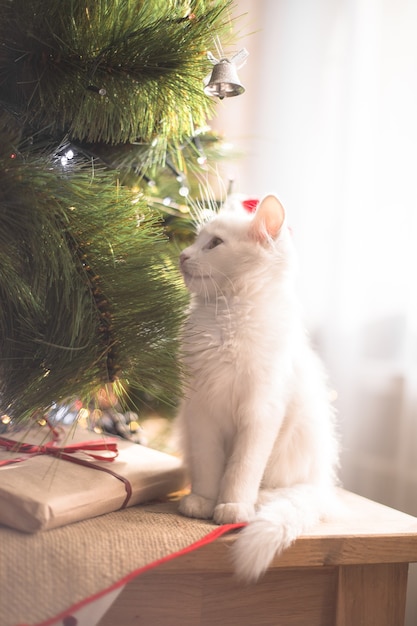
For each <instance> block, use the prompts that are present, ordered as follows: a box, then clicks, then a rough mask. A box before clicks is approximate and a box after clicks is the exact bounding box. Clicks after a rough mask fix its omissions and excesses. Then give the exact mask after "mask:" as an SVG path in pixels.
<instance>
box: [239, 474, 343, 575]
mask: <svg viewBox="0 0 417 626" xmlns="http://www.w3.org/2000/svg"><path fill="white" fill-rule="evenodd" d="M335 499H336V496H335V492H334V491H333V490H332V489H327V488H326V489H323V488H322V487H318V486H316V485H305V484H303V485H295V486H293V487H285V488H281V489H274V490H268V491H265V492H263V493H262V495H261V503H260V506H259V509H258V511H257V513H256V516H255V518H254V519H253V520H252V521H251V522H249V524H248V525H247V526H246V527H245V528H244V529H243V530H242V531H240V533H239V535H238V537H237V539H236V542H235V543H234V545H233V548H232V559H233V562H234V566H235V572H236V575H237V577H238V578H239V579H240V580H242V581H245V582H255V581H256V580H257V579H258V578H259V577H260V576H261V575H262V574H263V573H264V572H265V570H266V569H267V568H268V566H269V565H270V563H271V561H272V560H273V559H274V557H275V556H278V555H279V554H280V553H281V552H283V550H285V549H286V548H288V547H289V546H290V545H291V544H292V543H293V542H294V541H295V540H296V539H297V538H298V537H299V536H300V535H302V534H304V533H308V531H309V530H311V529H312V528H313V527H314V526H315V525H316V524H317V523H318V522H319V520H320V519H323V518H326V517H332V516H333V510H334V508H335V507H334V503H335Z"/></svg>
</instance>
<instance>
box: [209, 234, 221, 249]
mask: <svg viewBox="0 0 417 626" xmlns="http://www.w3.org/2000/svg"><path fill="white" fill-rule="evenodd" d="M221 243H223V239H221V238H220V237H212V238H211V239H210V241H209V242H208V244H207V248H208V250H212V249H213V248H217V246H220V244H221Z"/></svg>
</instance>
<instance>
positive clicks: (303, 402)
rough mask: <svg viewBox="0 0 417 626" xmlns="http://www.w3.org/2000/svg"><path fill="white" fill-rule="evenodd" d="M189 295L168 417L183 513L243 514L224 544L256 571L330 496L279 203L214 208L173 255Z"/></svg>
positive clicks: (326, 435)
mask: <svg viewBox="0 0 417 626" xmlns="http://www.w3.org/2000/svg"><path fill="white" fill-rule="evenodd" d="M180 268H181V271H182V274H183V277H184V281H185V283H186V285H187V287H188V289H189V291H190V292H191V294H192V298H191V305H190V310H189V314H188V318H187V320H186V322H185V327H184V334H183V360H184V365H185V372H186V373H185V381H186V382H185V389H184V400H183V404H182V407H181V411H180V415H179V422H180V426H181V431H182V436H183V445H184V456H185V460H186V463H187V465H188V467H189V471H190V476H191V493H190V495H187V496H185V497H184V498H183V499H182V501H181V502H180V512H181V513H182V514H184V515H187V516H190V517H198V518H213V519H214V521H215V522H216V523H218V524H226V523H235V522H249V524H248V525H247V526H246V527H245V528H244V529H243V531H241V532H240V533H239V536H238V538H237V540H236V542H235V544H234V546H233V558H234V562H235V566H236V572H237V575H238V576H239V577H240V578H241V579H244V580H248V581H249V580H252V581H253V580H256V579H257V578H258V577H259V576H260V575H261V574H262V573H263V572H264V571H265V569H266V568H267V567H268V565H269V564H270V562H271V560H272V559H273V557H274V556H275V555H276V554H279V552H281V551H282V550H284V549H285V548H287V547H288V546H289V545H290V544H291V543H292V542H293V541H294V540H295V539H296V538H297V537H298V536H299V535H300V534H302V533H305V532H307V531H308V530H309V529H310V528H311V527H312V526H313V525H314V524H315V523H317V522H318V520H319V519H320V518H321V517H322V516H323V515H325V514H326V511H327V508H328V506H329V505H330V504H331V498H332V488H333V486H334V484H335V467H336V466H337V461H338V443H337V438H336V436H335V432H334V426H333V422H334V420H333V410H332V408H331V406H330V403H329V393H328V389H327V387H326V383H325V376H324V373H323V370H322V366H321V363H320V361H319V360H318V358H317V357H316V355H315V354H314V353H313V351H312V349H311V347H310V345H309V342H308V339H307V337H306V333H305V331H304V328H303V325H302V323H301V319H300V314H299V308H298V303H297V299H296V296H295V285H294V273H295V257H294V246H293V242H292V237H291V234H290V232H289V230H288V228H287V226H286V222H285V213H284V209H283V207H282V205H281V204H280V202H279V201H278V199H277V198H276V197H275V196H274V195H268V196H266V197H265V198H264V199H263V200H262V201H261V202H260V204H259V206H258V208H257V210H256V212H255V214H249V213H248V212H246V211H244V210H243V209H242V210H241V211H239V210H235V211H230V210H229V211H227V210H224V211H220V212H219V213H218V214H217V215H216V216H215V217H214V219H212V220H211V221H209V222H208V223H206V224H204V225H202V227H201V228H200V230H199V233H198V236H197V238H196V240H195V242H194V243H193V244H192V245H191V246H189V247H188V248H186V249H185V250H184V251H183V252H182V253H181V255H180Z"/></svg>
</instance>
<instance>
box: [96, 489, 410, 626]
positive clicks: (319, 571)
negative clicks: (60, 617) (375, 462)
mask: <svg viewBox="0 0 417 626" xmlns="http://www.w3.org/2000/svg"><path fill="white" fill-rule="evenodd" d="M341 495H342V498H343V500H344V502H345V504H346V515H344V517H343V521H338V522H331V523H330V522H327V523H322V524H320V525H319V526H318V527H317V528H316V529H315V530H314V532H312V533H310V534H309V535H308V536H303V537H301V538H300V539H298V541H296V543H295V544H294V545H293V546H292V547H291V548H289V549H288V550H287V551H286V552H285V553H284V554H283V555H281V557H279V558H277V559H275V560H274V562H273V564H272V565H271V567H270V568H269V570H268V572H267V573H266V575H265V576H264V578H262V579H261V580H260V581H259V582H258V583H257V584H255V585H242V584H239V583H237V582H236V581H235V580H234V578H233V571H232V567H231V563H230V561H229V558H228V552H229V547H230V545H231V544H232V542H233V541H234V537H233V535H227V536H224V537H221V538H220V539H218V540H216V541H215V542H213V543H211V544H209V545H206V546H204V547H202V548H200V549H199V550H196V551H194V552H191V553H189V554H186V555H183V556H181V557H179V558H177V559H174V560H171V561H169V562H167V563H165V564H163V565H161V566H159V567H157V568H156V569H153V570H151V571H149V572H147V573H145V574H143V575H142V576H139V577H137V578H136V579H134V580H133V581H131V582H130V583H129V584H128V585H127V586H126V587H125V589H124V590H123V591H122V592H121V594H120V595H119V597H118V598H117V600H116V602H115V603H114V604H113V605H112V607H111V608H110V610H109V611H108V613H107V614H106V615H105V617H104V618H103V619H102V620H101V622H100V626H116V625H117V626H133V625H135V626H228V625H230V626H402V625H403V624H404V612H405V600H406V587H407V574H408V564H409V563H410V562H414V561H417V518H415V517H411V516H410V515H406V514H404V513H400V512H399V511H396V510H394V509H390V508H388V507H385V506H382V505H381V504H377V503H375V502H372V501H370V500H367V499H365V498H362V497H360V496H357V495H354V494H352V493H349V492H341Z"/></svg>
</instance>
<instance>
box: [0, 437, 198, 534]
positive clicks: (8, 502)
mask: <svg viewBox="0 0 417 626" xmlns="http://www.w3.org/2000/svg"><path fill="white" fill-rule="evenodd" d="M59 432H60V441H58V442H54V443H53V444H52V443H51V441H50V437H49V434H48V429H47V428H45V427H44V428H40V427H39V426H38V425H36V426H35V427H33V428H31V429H29V430H24V431H19V432H15V433H13V434H9V433H8V434H7V439H9V440H11V439H13V440H14V441H16V442H19V443H20V444H22V443H23V442H24V443H25V444H27V443H29V444H34V445H37V446H44V445H45V443H48V445H49V446H51V445H52V446H53V447H55V448H58V450H55V451H54V452H55V455H53V456H51V455H50V454H49V453H45V451H44V449H41V450H40V453H38V454H33V451H36V448H32V453H30V452H29V453H26V454H25V453H22V450H24V448H23V447H21V449H20V451H12V450H10V449H9V450H7V449H6V448H5V447H4V446H1V445H0V463H1V462H2V461H3V462H4V461H8V462H9V464H6V465H1V466H0V523H1V524H5V525H7V526H11V527H12V528H15V529H18V530H21V531H24V532H29V533H32V532H36V531H39V530H46V529H50V528H56V527H58V526H63V525H65V524H70V523H72V522H76V521H79V520H82V519H87V518H90V517H95V516H97V515H102V514H103V513H109V512H110V511H116V510H118V509H120V508H122V507H124V506H133V505H135V504H139V503H141V502H146V501H149V500H153V499H156V498H161V497H163V496H166V495H168V494H170V493H173V492H175V491H179V490H181V489H183V488H184V487H185V486H186V483H187V476H186V472H185V470H184V468H183V466H182V463H181V461H180V459H178V458H177V457H174V456H172V455H169V454H166V453H164V452H160V451H158V450H153V449H151V448H146V447H144V446H142V445H140V444H136V443H132V442H129V441H126V440H124V439H119V438H117V437H106V436H105V435H101V434H100V435H99V434H96V433H92V432H90V431H86V430H84V429H82V428H80V427H77V428H72V429H68V428H66V429H61V430H60V431H59ZM83 442H88V443H90V444H91V443H93V446H94V442H100V443H101V444H104V446H102V447H104V448H107V447H108V450H103V451H94V450H93V451H91V450H88V449H86V450H84V451H83V450H79V451H76V452H75V453H73V450H70V454H68V452H62V453H61V451H62V450H63V448H62V446H66V447H67V448H66V449H67V451H68V446H69V448H71V447H77V446H78V444H83ZM26 448H28V446H26ZM29 448H30V447H29ZM86 448H87V446H86ZM111 448H114V449H116V448H117V456H116V454H115V453H114V452H112V451H111ZM42 450H43V451H42ZM89 453H90V454H93V455H98V456H99V457H100V456H103V457H105V458H106V460H97V458H92V457H91V456H88V454H89ZM114 456H116V458H114V459H113V460H111V458H112V457H114ZM70 458H71V459H73V460H69V459H70ZM10 461H13V463H10ZM16 461H17V462H16ZM79 463H81V464H79Z"/></svg>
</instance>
